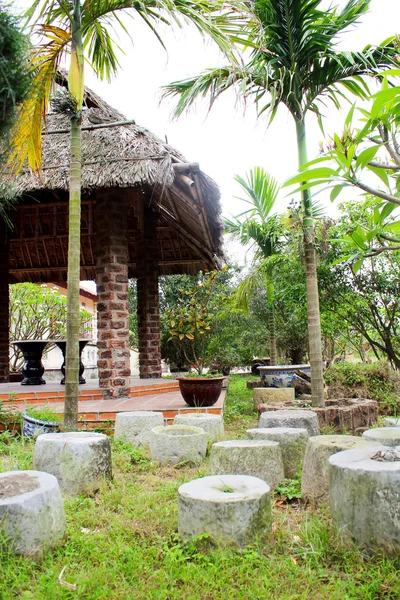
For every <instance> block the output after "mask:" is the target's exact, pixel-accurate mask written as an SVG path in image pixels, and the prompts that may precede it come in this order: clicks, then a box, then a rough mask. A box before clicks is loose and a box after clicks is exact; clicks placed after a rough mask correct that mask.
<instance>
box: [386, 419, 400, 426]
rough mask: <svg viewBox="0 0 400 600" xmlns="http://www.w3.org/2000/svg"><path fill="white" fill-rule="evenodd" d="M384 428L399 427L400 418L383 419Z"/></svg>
mask: <svg viewBox="0 0 400 600" xmlns="http://www.w3.org/2000/svg"><path fill="white" fill-rule="evenodd" d="M383 426H384V427H400V418H396V417H385V418H384V419H383Z"/></svg>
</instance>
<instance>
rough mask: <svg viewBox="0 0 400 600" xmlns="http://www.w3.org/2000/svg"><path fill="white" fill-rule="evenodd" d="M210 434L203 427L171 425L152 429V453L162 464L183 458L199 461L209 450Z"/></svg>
mask: <svg viewBox="0 0 400 600" xmlns="http://www.w3.org/2000/svg"><path fill="white" fill-rule="evenodd" d="M207 441H208V436H207V434H206V432H205V431H204V429H202V428H201V427H190V426H189V425H169V426H168V427H154V429H152V430H151V437H150V454H151V458H152V459H153V460H157V461H158V462H159V463H161V464H162V465H165V464H167V463H170V464H173V465H174V464H176V463H178V462H180V461H182V460H191V461H193V462H199V461H200V460H201V459H202V458H204V457H205V455H206V452H207Z"/></svg>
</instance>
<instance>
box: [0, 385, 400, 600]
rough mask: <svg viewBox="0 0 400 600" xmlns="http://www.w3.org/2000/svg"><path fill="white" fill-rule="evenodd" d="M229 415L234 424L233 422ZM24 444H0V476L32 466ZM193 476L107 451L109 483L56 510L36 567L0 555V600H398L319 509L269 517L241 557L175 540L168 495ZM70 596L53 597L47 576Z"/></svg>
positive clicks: (238, 398)
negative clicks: (57, 517)
mask: <svg viewBox="0 0 400 600" xmlns="http://www.w3.org/2000/svg"><path fill="white" fill-rule="evenodd" d="M244 382H245V378H242V377H240V378H239V377H232V378H231V385H230V389H229V397H228V407H227V414H228V417H229V418H228V421H229V423H228V428H227V429H228V435H229V436H230V437H232V436H233V435H236V436H243V434H244V431H245V429H246V428H247V427H248V426H254V425H255V423H256V414H255V413H254V411H253V409H252V401H251V397H252V394H251V392H248V391H247V390H246V389H245V383H244ZM235 415H236V416H235ZM32 450H33V444H32V442H25V443H23V442H21V441H20V440H11V439H10V437H9V436H3V437H2V438H0V469H1V470H10V469H17V468H19V469H26V468H30V467H31V459H32ZM207 468H208V466H207V460H205V461H204V462H203V463H202V464H201V465H200V466H192V465H181V466H177V467H175V468H172V467H159V466H157V465H155V464H154V463H152V462H151V461H150V459H149V455H148V453H147V451H145V450H141V449H140V450H138V449H135V448H132V447H131V446H130V445H128V444H124V443H122V442H120V441H117V440H115V441H113V471H114V479H113V481H112V482H111V483H104V484H103V485H102V487H101V489H100V490H99V491H98V492H96V493H95V494H92V495H89V496H83V495H81V496H77V497H74V498H69V499H67V500H66V502H65V508H66V514H67V534H66V537H65V540H64V541H63V543H62V544H61V545H60V546H59V547H58V548H57V549H55V550H53V551H51V552H47V553H46V554H45V556H44V557H43V559H42V561H41V562H35V561H33V560H31V559H26V558H21V557H15V556H13V555H10V554H6V553H3V554H1V553H0V600H9V599H14V598H18V599H21V600H58V599H62V600H64V599H65V600H124V599H127V600H131V599H132V600H133V599H135V600H141V599H143V600H144V599H148V598H150V599H153V598H154V599H157V600H171V599H172V600H173V599H185V600H213V599H215V600H220V599H221V598H223V599H224V600H239V599H240V600H242V599H243V600H258V599H263V600H264V599H268V600H310V599H312V600H322V599H324V600H325V599H326V600H353V599H354V600H355V599H359V600H395V599H396V600H398V598H400V582H399V576H398V575H399V566H400V564H399V562H398V561H394V560H389V559H386V558H384V557H382V556H380V555H375V556H373V557H368V556H367V555H365V554H363V553H361V552H359V551H358V550H357V549H356V548H355V547H354V545H352V544H351V543H349V542H343V541H341V540H340V539H339V537H338V536H337V535H336V534H335V532H334V531H333V529H332V526H331V523H330V519H329V514H328V513H327V511H326V510H319V511H316V512H311V511H310V510H309V509H305V508H304V507H302V506H301V505H299V504H298V503H294V504H285V503H282V497H283V494H281V496H277V498H280V500H279V501H278V502H277V503H276V505H275V507H274V510H273V518H274V531H273V537H272V540H271V541H269V542H267V543H265V544H264V545H262V546H252V547H249V548H247V549H246V550H245V551H243V552H238V551H235V550H234V549H223V548H215V547H213V546H212V545H211V544H210V542H209V540H207V538H206V537H203V538H201V539H198V540H196V541H194V542H192V543H190V544H184V543H182V542H181V541H180V539H179V537H178V535H177V506H176V496H177V489H178V487H179V485H180V484H181V483H183V482H185V481H189V480H191V479H193V478H195V477H199V476H203V475H206V474H207ZM64 567H65V571H64V574H63V580H64V581H66V582H68V583H70V584H75V585H76V590H71V589H67V588H66V587H63V586H62V585H61V584H60V583H59V581H58V576H59V574H60V573H61V571H62V569H63V568H64Z"/></svg>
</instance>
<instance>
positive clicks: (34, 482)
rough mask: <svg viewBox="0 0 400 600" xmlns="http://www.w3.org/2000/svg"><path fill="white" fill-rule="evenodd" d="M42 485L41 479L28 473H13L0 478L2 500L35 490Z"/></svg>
mask: <svg viewBox="0 0 400 600" xmlns="http://www.w3.org/2000/svg"><path fill="white" fill-rule="evenodd" d="M38 487H40V483H39V479H38V478H37V477H36V476H35V475H28V474H27V473H13V474H12V475H8V476H7V477H1V478H0V500H1V499H3V498H12V497H13V496H19V495H20V494H26V493H28V492H33V490H37V489H38Z"/></svg>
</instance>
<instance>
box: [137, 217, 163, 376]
mask: <svg viewBox="0 0 400 600" xmlns="http://www.w3.org/2000/svg"><path fill="white" fill-rule="evenodd" d="M157 219H158V215H157V213H156V212H154V211H153V210H152V208H151V207H147V206H145V207H144V212H143V233H142V239H141V240H140V241H139V244H138V250H137V300H138V309H137V315H138V335H139V373H140V377H141V379H150V378H151V377H161V348H160V306H159V299H158V248H157Z"/></svg>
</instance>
